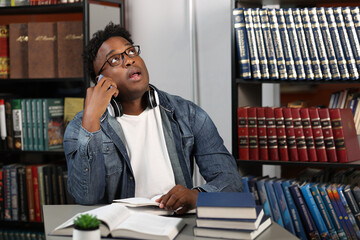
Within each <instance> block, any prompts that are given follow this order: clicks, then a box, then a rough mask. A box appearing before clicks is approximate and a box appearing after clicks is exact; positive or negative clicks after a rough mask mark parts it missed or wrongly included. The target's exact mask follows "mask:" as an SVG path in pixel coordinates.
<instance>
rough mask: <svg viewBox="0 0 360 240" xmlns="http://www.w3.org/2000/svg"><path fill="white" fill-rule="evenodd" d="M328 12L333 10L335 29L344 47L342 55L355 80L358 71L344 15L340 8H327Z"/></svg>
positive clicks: (351, 77)
mask: <svg viewBox="0 0 360 240" xmlns="http://www.w3.org/2000/svg"><path fill="white" fill-rule="evenodd" d="M327 11H328V12H329V13H331V12H333V14H334V17H335V21H336V25H337V29H338V32H339V37H340V41H341V43H342V46H343V49H344V56H345V60H346V62H347V66H348V70H349V74H350V79H352V80H357V79H359V71H358V69H357V67H356V62H355V57H354V54H353V51H352V48H351V43H350V40H349V36H348V33H347V31H346V27H345V22H344V17H343V14H342V11H341V8H335V9H334V8H327Z"/></svg>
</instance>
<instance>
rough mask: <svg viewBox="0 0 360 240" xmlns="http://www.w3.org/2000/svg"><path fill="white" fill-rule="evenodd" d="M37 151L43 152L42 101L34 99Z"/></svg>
mask: <svg viewBox="0 0 360 240" xmlns="http://www.w3.org/2000/svg"><path fill="white" fill-rule="evenodd" d="M36 108H37V112H36V114H37V118H36V119H37V131H38V133H37V137H38V150H39V151H44V127H43V126H44V124H43V99H36Z"/></svg>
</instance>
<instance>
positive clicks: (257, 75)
mask: <svg viewBox="0 0 360 240" xmlns="http://www.w3.org/2000/svg"><path fill="white" fill-rule="evenodd" d="M244 17H245V26H246V34H247V38H248V43H249V53H250V65H251V75H252V78H253V79H261V71H260V60H259V53H258V48H257V46H256V36H255V30H254V23H253V19H252V16H251V8H247V9H244Z"/></svg>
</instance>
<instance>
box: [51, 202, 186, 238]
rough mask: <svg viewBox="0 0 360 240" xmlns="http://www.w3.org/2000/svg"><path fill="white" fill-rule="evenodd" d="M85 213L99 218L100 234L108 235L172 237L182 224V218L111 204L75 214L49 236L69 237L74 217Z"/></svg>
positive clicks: (183, 223) (180, 228)
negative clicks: (136, 210) (137, 210)
mask: <svg viewBox="0 0 360 240" xmlns="http://www.w3.org/2000/svg"><path fill="white" fill-rule="evenodd" d="M86 213H87V214H90V215H94V216H96V217H97V218H98V219H99V220H100V221H101V224H100V232H101V236H102V237H106V236H108V235H111V236H112V237H122V238H138V239H154V240H155V239H164V240H167V239H169V240H171V239H174V238H175V237H176V236H177V234H178V233H179V232H180V231H181V230H182V228H183V227H184V226H185V222H184V221H183V220H182V219H181V218H175V217H163V216H157V215H153V214H148V213H137V212H132V211H130V210H129V209H128V208H127V207H125V206H123V205H120V204H117V203H113V204H110V205H106V206H103V207H99V208H96V209H93V210H90V211H87V212H83V213H78V214H76V215H75V216H73V217H72V218H70V219H69V220H67V221H66V222H64V223H63V224H61V225H59V226H58V227H56V228H55V229H54V230H52V231H51V233H50V235H61V236H71V235H72V232H73V221H74V219H76V217H78V216H80V215H81V214H86Z"/></svg>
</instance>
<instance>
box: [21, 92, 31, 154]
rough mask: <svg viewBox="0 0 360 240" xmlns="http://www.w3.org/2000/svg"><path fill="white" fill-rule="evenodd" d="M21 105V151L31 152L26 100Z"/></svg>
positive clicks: (23, 99) (22, 99)
mask: <svg viewBox="0 0 360 240" xmlns="http://www.w3.org/2000/svg"><path fill="white" fill-rule="evenodd" d="M20 104H21V126H22V127H21V128H22V145H21V150H24V151H27V150H29V138H28V122H27V108H26V99H25V98H21V99H20Z"/></svg>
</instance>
